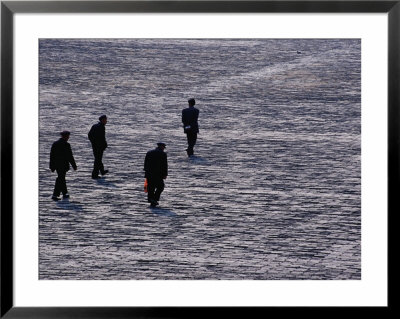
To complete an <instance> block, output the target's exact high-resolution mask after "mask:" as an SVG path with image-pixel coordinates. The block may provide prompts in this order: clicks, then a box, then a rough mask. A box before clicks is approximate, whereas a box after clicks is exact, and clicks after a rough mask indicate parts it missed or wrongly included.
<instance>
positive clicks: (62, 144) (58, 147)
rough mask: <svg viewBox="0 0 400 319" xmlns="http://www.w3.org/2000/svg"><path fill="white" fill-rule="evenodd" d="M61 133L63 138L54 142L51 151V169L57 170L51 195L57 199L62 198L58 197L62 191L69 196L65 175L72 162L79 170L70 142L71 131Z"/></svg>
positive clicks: (66, 196) (65, 196) (64, 196)
mask: <svg viewBox="0 0 400 319" xmlns="http://www.w3.org/2000/svg"><path fill="white" fill-rule="evenodd" d="M60 135H61V138H60V139H59V140H58V141H55V142H54V143H53V145H52V146H51V151H50V170H51V171H52V172H54V171H57V179H56V184H55V186H54V191H53V196H52V197H51V198H52V199H53V200H55V201H58V200H60V199H59V198H58V196H60V193H62V194H63V198H69V195H68V190H67V182H66V180H65V175H66V174H67V172H68V171H69V167H70V166H69V165H70V164H71V165H72V167H73V169H74V170H77V166H76V163H75V159H74V156H73V155H72V149H71V145H70V144H69V143H68V139H69V136H70V132H68V131H63V132H61V133H60Z"/></svg>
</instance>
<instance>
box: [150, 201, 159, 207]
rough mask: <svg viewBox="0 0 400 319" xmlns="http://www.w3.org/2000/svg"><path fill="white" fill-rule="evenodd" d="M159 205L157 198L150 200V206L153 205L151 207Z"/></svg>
mask: <svg viewBox="0 0 400 319" xmlns="http://www.w3.org/2000/svg"><path fill="white" fill-rule="evenodd" d="M157 205H158V202H157V201H156V200H154V199H152V200H151V201H150V206H151V207H156V206H157Z"/></svg>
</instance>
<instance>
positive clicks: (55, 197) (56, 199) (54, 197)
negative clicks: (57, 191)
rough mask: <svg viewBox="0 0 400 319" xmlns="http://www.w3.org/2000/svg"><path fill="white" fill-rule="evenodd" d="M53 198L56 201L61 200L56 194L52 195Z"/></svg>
mask: <svg viewBox="0 0 400 319" xmlns="http://www.w3.org/2000/svg"><path fill="white" fill-rule="evenodd" d="M51 199H52V200H54V201H59V200H60V199H59V198H58V197H57V196H54V195H53V196H51Z"/></svg>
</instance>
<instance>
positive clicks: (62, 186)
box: [53, 169, 68, 197]
mask: <svg viewBox="0 0 400 319" xmlns="http://www.w3.org/2000/svg"><path fill="white" fill-rule="evenodd" d="M56 171H57V178H56V185H55V186H54V191H53V196H57V197H58V196H60V193H62V194H63V195H65V194H67V193H68V190H67V181H66V180H65V175H66V174H67V171H66V170H59V169H57V170H56Z"/></svg>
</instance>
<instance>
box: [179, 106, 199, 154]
mask: <svg viewBox="0 0 400 319" xmlns="http://www.w3.org/2000/svg"><path fill="white" fill-rule="evenodd" d="M188 103H189V107H187V108H186V109H183V110H182V123H183V132H184V133H186V137H187V143H188V148H187V149H186V153H187V155H188V156H189V157H190V156H192V155H193V154H194V151H193V148H194V145H195V144H196V141H197V133H199V124H198V122H197V120H198V118H199V110H198V109H197V108H195V107H194V105H195V104H196V101H195V100H194V99H193V98H191V99H189V100H188Z"/></svg>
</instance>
